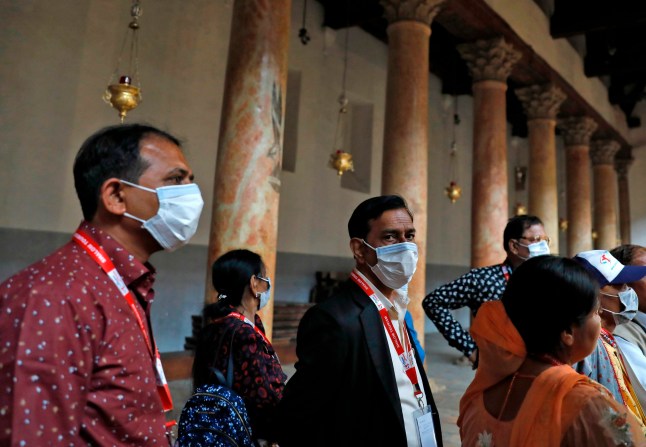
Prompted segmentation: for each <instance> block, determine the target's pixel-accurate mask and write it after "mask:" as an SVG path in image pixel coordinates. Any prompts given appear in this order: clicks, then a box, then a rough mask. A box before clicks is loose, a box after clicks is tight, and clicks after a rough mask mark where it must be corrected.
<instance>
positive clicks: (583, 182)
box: [558, 116, 597, 257]
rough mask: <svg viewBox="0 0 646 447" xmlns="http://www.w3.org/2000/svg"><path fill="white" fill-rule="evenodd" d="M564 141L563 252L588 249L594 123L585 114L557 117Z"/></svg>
mask: <svg viewBox="0 0 646 447" xmlns="http://www.w3.org/2000/svg"><path fill="white" fill-rule="evenodd" d="M558 126H559V128H560V129H561V132H562V134H563V142H564V143H565V160H566V161H565V170H566V174H565V177H566V192H565V193H566V205H567V220H568V229H567V256H570V257H572V256H574V255H575V254H577V253H579V252H582V251H587V250H592V193H591V188H592V185H591V182H592V179H591V173H590V137H591V136H592V134H593V133H594V131H595V130H596V129H597V123H596V122H595V121H594V120H593V119H592V118H589V117H585V116H584V117H569V118H565V119H562V120H560V121H559V123H558Z"/></svg>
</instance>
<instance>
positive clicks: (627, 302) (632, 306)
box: [601, 287, 639, 326]
mask: <svg viewBox="0 0 646 447" xmlns="http://www.w3.org/2000/svg"><path fill="white" fill-rule="evenodd" d="M601 294H602V295H606V296H611V297H613V298H619V301H621V304H623V305H624V310H622V311H621V312H613V311H611V310H608V309H605V308H602V309H603V311H604V312H608V313H609V314H612V318H613V319H614V320H615V324H616V325H617V326H619V325H620V324H626V323H628V322H629V321H632V319H633V318H635V315H637V308H638V306H639V299H638V298H637V292H635V291H634V290H633V289H632V287H629V288H628V289H627V290H623V291H621V292H619V294H618V295H612V294H610V293H604V292H601Z"/></svg>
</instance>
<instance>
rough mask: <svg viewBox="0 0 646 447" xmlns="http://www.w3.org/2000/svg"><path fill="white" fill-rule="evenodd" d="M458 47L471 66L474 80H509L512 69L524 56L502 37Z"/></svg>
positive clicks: (470, 69)
mask: <svg viewBox="0 0 646 447" xmlns="http://www.w3.org/2000/svg"><path fill="white" fill-rule="evenodd" d="M457 48H458V51H459V52H460V55H461V56H462V59H464V60H465V61H466V63H467V66H468V67H469V71H470V72H471V77H472V78H473V82H478V81H487V80H491V81H501V82H507V78H508V77H509V75H510V74H511V70H512V69H513V68H514V65H515V64H516V62H518V61H519V60H520V58H521V56H522V55H521V53H520V51H517V50H516V49H514V47H513V46H511V44H509V43H507V42H506V41H505V39H504V38H502V37H497V38H495V39H491V40H477V41H476V42H473V43H464V44H460V45H458V47H457Z"/></svg>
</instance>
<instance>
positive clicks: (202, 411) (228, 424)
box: [175, 333, 254, 447]
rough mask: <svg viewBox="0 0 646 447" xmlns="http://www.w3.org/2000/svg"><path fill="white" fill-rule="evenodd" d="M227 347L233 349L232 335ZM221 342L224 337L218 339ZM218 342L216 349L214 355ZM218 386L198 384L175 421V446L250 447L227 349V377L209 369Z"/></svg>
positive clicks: (230, 355)
mask: <svg viewBox="0 0 646 447" xmlns="http://www.w3.org/2000/svg"><path fill="white" fill-rule="evenodd" d="M234 335H235V333H234V334H233V335H232V336H231V347H233V336H234ZM222 338H223V339H224V338H226V337H222ZM221 346H222V340H221V341H220V344H219V346H218V353H219V352H220V347H221ZM212 372H213V373H214V375H215V377H216V378H217V380H218V381H219V382H220V383H219V384H209V385H202V386H200V387H198V388H197V390H195V393H194V394H193V395H192V396H191V398H190V399H189V400H188V401H187V402H186V405H184V408H183V409H182V415H181V416H180V419H179V426H178V436H177V442H176V444H175V445H176V446H177V447H206V446H209V447H210V446H215V447H252V446H253V445H254V444H253V441H252V434H251V425H250V424H249V415H248V414H247V408H246V407H245V404H244V401H243V400H242V398H241V397H240V396H239V395H238V394H237V393H236V392H235V391H233V389H232V388H233V351H232V350H231V349H229V362H228V365H227V378H226V380H225V379H224V375H223V374H222V372H220V371H218V370H216V369H215V368H212Z"/></svg>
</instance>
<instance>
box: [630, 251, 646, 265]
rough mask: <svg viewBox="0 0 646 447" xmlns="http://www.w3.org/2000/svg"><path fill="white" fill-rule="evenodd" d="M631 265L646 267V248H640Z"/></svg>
mask: <svg viewBox="0 0 646 447" xmlns="http://www.w3.org/2000/svg"><path fill="white" fill-rule="evenodd" d="M630 264H631V265H646V248H640V249H639V250H637V253H635V256H633V260H632V262H631V263H630Z"/></svg>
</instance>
